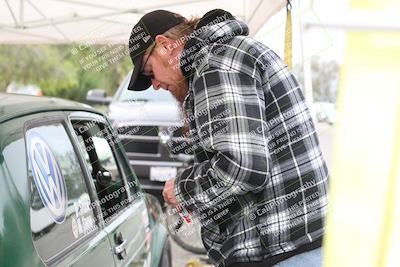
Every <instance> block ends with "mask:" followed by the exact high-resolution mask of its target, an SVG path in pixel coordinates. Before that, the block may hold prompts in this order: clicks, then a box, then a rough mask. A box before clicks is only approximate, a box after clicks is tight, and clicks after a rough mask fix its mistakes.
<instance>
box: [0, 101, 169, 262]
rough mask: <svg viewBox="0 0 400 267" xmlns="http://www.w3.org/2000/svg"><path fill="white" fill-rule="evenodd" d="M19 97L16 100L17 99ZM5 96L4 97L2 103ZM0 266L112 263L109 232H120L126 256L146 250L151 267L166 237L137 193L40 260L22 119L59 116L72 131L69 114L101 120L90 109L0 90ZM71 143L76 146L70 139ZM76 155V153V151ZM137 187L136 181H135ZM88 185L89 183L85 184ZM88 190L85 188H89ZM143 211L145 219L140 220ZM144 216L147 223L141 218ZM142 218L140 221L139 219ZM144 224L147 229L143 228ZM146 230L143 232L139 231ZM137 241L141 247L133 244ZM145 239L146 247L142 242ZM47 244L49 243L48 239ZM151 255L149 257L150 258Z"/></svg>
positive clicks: (124, 165) (122, 162) (125, 165)
mask: <svg viewBox="0 0 400 267" xmlns="http://www.w3.org/2000/svg"><path fill="white" fill-rule="evenodd" d="M19 99H20V100H19ZM5 100H7V101H6V102H4V101H5ZM0 101H1V102H0V123H1V124H0V182H1V185H2V186H1V187H0V200H1V201H0V218H1V220H0V266H32V267H35V266H46V265H47V266H53V265H57V266H113V265H115V263H116V261H115V259H114V258H115V255H114V254H113V251H112V249H113V240H112V234H113V233H114V232H115V231H123V232H124V236H126V237H127V238H128V237H129V238H130V240H129V242H128V243H129V244H130V247H129V252H130V254H131V255H141V254H143V253H144V252H145V253H147V254H146V257H147V258H148V260H149V261H148V262H150V261H151V265H148V266H157V263H158V261H159V260H160V257H161V254H162V253H161V249H162V247H163V245H164V243H165V242H166V240H167V234H166V230H165V228H164V226H162V225H161V221H160V220H154V219H153V218H152V216H149V213H148V203H147V201H146V198H145V197H144V195H142V197H138V198H137V199H136V201H134V202H133V203H132V204H131V205H129V207H127V209H126V210H125V211H124V213H122V214H118V217H117V218H116V220H115V221H114V222H113V223H114V224H112V223H111V224H110V225H108V226H105V225H104V222H103V223H102V224H100V226H99V228H98V229H97V231H94V232H93V233H91V234H88V235H87V237H85V238H84V239H82V240H81V241H82V242H79V243H78V244H76V245H75V246H73V247H72V248H71V249H69V250H66V251H63V252H62V253H61V254H60V256H58V257H57V258H56V259H54V260H53V261H52V262H48V263H47V264H45V263H44V262H43V261H42V260H41V258H40V256H39V255H38V252H37V250H36V248H35V245H34V242H33V240H32V232H31V231H32V229H31V228H32V227H36V228H38V227H39V228H40V227H41V226H40V223H39V224H36V225H33V224H31V222H30V212H31V211H30V204H31V192H30V191H31V188H30V180H29V179H28V177H29V173H28V163H27V155H26V142H25V140H24V130H25V127H26V123H27V122H32V121H35V120H47V119H51V118H54V117H58V118H64V121H65V125H67V127H66V130H67V131H69V133H70V136H72V135H73V132H72V131H71V129H72V127H71V126H68V125H69V121H70V118H71V115H73V116H76V117H79V116H81V117H85V118H87V119H96V118H97V119H98V118H102V120H103V122H104V123H106V125H110V124H109V122H108V121H107V119H106V118H105V117H104V116H103V115H102V114H101V113H98V112H97V111H95V110H93V109H92V108H90V107H88V106H86V105H81V104H77V103H74V102H70V101H64V100H58V99H53V98H46V97H32V96H20V95H18V96H16V95H4V94H0ZM71 142H72V143H73V144H74V146H76V144H75V142H76V141H75V140H74V139H71ZM117 145H118V146H119V148H120V149H119V152H118V153H117V154H118V164H120V165H121V168H122V169H123V170H124V171H123V172H124V173H125V174H126V173H129V172H130V173H131V174H130V175H131V177H132V176H134V173H133V172H132V170H131V168H130V166H129V162H128V160H127V159H126V157H125V156H124V150H123V147H122V145H120V144H117ZM78 157H81V155H80V154H79V153H78ZM137 188H138V190H141V189H140V185H138V187H137ZM91 189H93V188H91ZM91 189H89V190H91ZM145 216H146V218H147V219H144V217H145ZM146 221H147V222H146ZM144 222H145V223H144ZM146 227H147V230H146ZM146 231H147V232H151V235H149V237H150V238H151V239H149V240H148V241H146V238H149V237H148V236H146V235H144V233H146ZM139 241H142V243H144V246H141V247H140V246H138V243H140V242H139ZM146 242H148V243H149V244H150V247H148V248H147V247H146ZM49 245H51V244H49ZM150 256H151V257H150ZM133 263H134V262H128V261H125V262H124V263H123V264H120V263H118V264H117V266H143V264H142V265H140V264H141V263H142V262H140V261H138V262H137V263H136V264H133Z"/></svg>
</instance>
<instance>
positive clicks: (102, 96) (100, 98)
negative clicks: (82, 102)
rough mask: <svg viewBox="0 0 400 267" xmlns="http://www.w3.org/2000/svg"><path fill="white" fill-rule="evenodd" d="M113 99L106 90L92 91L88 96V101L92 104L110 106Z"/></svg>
mask: <svg viewBox="0 0 400 267" xmlns="http://www.w3.org/2000/svg"><path fill="white" fill-rule="evenodd" d="M111 99H112V98H111V97H108V96H107V93H106V90H104V89H92V90H89V91H88V92H87V94H86V101H87V102H88V103H91V104H98V105H108V104H110V103H111Z"/></svg>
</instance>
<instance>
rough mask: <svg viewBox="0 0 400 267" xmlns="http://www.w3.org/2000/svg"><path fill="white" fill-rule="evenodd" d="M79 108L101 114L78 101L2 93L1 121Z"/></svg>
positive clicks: (0, 103) (0, 94)
mask: <svg viewBox="0 0 400 267" xmlns="http://www.w3.org/2000/svg"><path fill="white" fill-rule="evenodd" d="M55 110H79V111H89V112H95V113H98V114H101V115H102V113H101V112H99V111H96V110H95V109H94V108H92V107H90V106H89V105H86V104H81V103H78V102H74V101H70V100H65V99H60V98H55V97H44V96H30V95H19V94H9V93H0V123H2V122H5V121H7V120H10V119H13V118H16V117H20V116H24V115H28V114H32V113H38V112H44V111H55Z"/></svg>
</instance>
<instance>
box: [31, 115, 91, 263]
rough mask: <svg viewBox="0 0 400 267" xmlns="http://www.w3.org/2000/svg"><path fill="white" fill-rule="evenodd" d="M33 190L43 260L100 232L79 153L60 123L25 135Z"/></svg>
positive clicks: (35, 235) (33, 214)
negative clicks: (97, 231) (77, 153)
mask: <svg viewBox="0 0 400 267" xmlns="http://www.w3.org/2000/svg"><path fill="white" fill-rule="evenodd" d="M25 137H26V146H27V155H28V162H29V164H28V166H29V167H28V168H29V175H30V187H31V205H30V219H31V220H30V221H31V233H32V239H33V242H34V245H35V247H36V249H37V251H38V253H39V255H40V256H41V258H42V259H43V260H44V261H51V260H53V259H54V258H55V257H57V256H58V255H59V254H60V253H62V251H64V250H67V249H68V248H71V247H73V246H74V245H75V244H77V243H79V241H80V240H82V239H84V238H85V237H87V236H88V235H89V234H91V233H94V232H95V231H96V230H97V226H96V223H95V216H94V213H93V209H92V207H91V201H90V197H89V193H88V189H87V185H86V183H85V180H84V175H83V172H82V168H81V165H80V164H79V161H78V158H77V156H76V151H75V149H74V147H73V145H72V143H71V139H70V137H69V135H68V134H67V131H66V128H65V127H64V125H63V124H62V123H61V122H60V123H52V124H46V125H40V126H34V127H31V128H29V129H28V130H27V131H26V133H25Z"/></svg>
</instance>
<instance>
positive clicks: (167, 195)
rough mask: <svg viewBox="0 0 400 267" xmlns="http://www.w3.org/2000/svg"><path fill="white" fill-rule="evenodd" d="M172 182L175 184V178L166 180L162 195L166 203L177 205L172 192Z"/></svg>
mask: <svg viewBox="0 0 400 267" xmlns="http://www.w3.org/2000/svg"><path fill="white" fill-rule="evenodd" d="M174 184H175V178H172V179H169V180H167V181H166V182H165V185H164V190H163V192H162V195H163V197H164V200H165V202H166V203H167V204H170V205H173V206H176V205H178V202H177V201H176V197H175V193H174Z"/></svg>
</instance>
